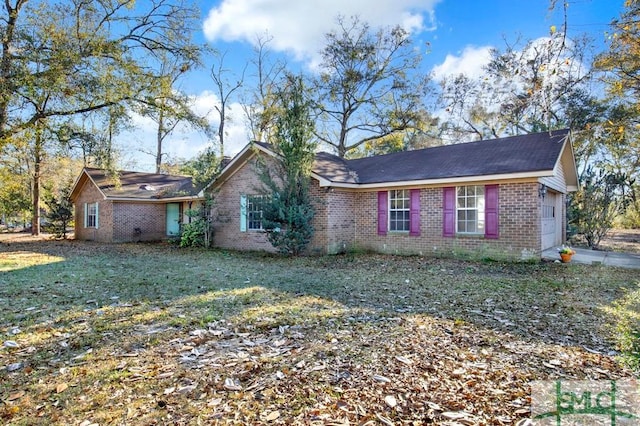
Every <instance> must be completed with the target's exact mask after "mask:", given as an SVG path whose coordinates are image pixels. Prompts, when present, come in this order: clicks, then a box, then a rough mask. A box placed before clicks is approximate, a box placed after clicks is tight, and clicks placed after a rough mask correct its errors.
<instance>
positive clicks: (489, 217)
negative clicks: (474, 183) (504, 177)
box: [484, 185, 499, 239]
mask: <svg viewBox="0 0 640 426" xmlns="http://www.w3.org/2000/svg"><path fill="white" fill-rule="evenodd" d="M484 198H485V206H484V215H485V225H484V226H485V228H484V237H485V238H489V239H497V238H498V234H499V232H498V222H499V221H498V205H499V202H498V185H486V186H485V187H484Z"/></svg>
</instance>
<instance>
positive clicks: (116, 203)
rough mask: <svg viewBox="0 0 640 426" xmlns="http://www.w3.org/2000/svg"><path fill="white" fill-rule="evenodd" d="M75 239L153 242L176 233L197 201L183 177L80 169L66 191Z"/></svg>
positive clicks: (185, 177) (190, 183)
mask: <svg viewBox="0 0 640 426" xmlns="http://www.w3.org/2000/svg"><path fill="white" fill-rule="evenodd" d="M70 198H71V202H72V203H73V204H74V212H75V213H74V216H75V238H76V239H78V240H93V241H101V242H129V241H157V240H163V239H166V238H167V237H173V236H178V235H180V227H181V224H182V223H183V222H184V221H185V220H188V218H187V217H186V216H185V212H186V210H187V209H188V208H190V207H191V206H193V203H194V202H195V203H197V202H198V201H199V200H200V199H199V198H198V197H197V190H196V188H194V186H193V183H192V180H191V178H190V177H187V176H172V175H163V174H153V173H139V172H131V171H121V172H117V175H116V176H112V175H111V174H110V173H109V172H107V171H105V170H102V169H96V168H88V167H87V168H84V169H83V170H82V172H81V173H80V176H78V178H77V179H76V182H75V183H74V185H73V188H72V190H71V195H70Z"/></svg>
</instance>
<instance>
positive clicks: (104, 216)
mask: <svg viewBox="0 0 640 426" xmlns="http://www.w3.org/2000/svg"><path fill="white" fill-rule="evenodd" d="M96 201H97V202H98V228H97V229H96V228H85V227H84V205H85V203H95V202H96ZM111 212H112V205H111V202H110V201H106V200H104V197H103V196H102V193H101V192H100V190H98V188H97V187H96V186H95V185H94V184H93V183H92V182H91V181H90V180H86V181H85V183H84V184H83V185H82V187H81V188H80V192H79V193H78V197H77V198H76V200H75V218H74V220H75V230H74V234H75V238H76V239H78V240H92V241H100V242H111V239H112V236H113V222H112V220H111V218H112V215H111Z"/></svg>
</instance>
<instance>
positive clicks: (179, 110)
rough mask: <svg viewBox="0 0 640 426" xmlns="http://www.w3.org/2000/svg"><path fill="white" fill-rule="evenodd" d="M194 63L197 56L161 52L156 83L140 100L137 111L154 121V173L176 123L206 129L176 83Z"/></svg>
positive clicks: (159, 169) (160, 169)
mask: <svg viewBox="0 0 640 426" xmlns="http://www.w3.org/2000/svg"><path fill="white" fill-rule="evenodd" d="M195 65H197V58H193V59H192V61H191V62H190V63H188V62H182V59H180V63H177V62H176V60H175V59H174V58H169V57H167V56H166V55H162V59H161V61H160V64H159V67H160V68H159V70H158V75H157V81H158V84H157V86H156V88H155V90H154V91H153V92H150V93H149V96H148V98H147V99H146V101H145V102H144V103H142V104H141V105H142V108H140V109H139V111H140V113H141V114H142V115H144V116H146V117H149V118H151V119H152V120H153V121H154V122H155V123H156V126H157V128H156V151H155V153H154V156H155V160H156V173H161V172H162V171H163V170H162V158H163V156H164V150H165V141H166V139H167V137H169V135H171V134H172V133H173V132H174V130H175V129H176V127H178V125H180V124H186V125H189V126H191V127H193V128H194V129H198V130H201V131H203V132H204V133H206V134H208V133H209V130H210V129H209V123H208V122H207V120H206V119H205V118H204V117H201V116H199V115H198V114H197V113H196V112H194V110H193V108H192V105H191V100H190V98H189V97H188V96H187V95H185V94H183V93H181V92H180V90H179V88H178V87H177V83H178V80H179V79H180V78H181V77H182V76H184V75H185V73H187V72H188V71H189V70H190V69H191V68H192V67H193V66H195Z"/></svg>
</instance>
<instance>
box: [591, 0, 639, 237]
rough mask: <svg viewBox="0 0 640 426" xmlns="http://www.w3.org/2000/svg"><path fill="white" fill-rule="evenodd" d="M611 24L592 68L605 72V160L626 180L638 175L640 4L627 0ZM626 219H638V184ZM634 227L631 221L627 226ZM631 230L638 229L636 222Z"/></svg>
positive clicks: (633, 187)
mask: <svg viewBox="0 0 640 426" xmlns="http://www.w3.org/2000/svg"><path fill="white" fill-rule="evenodd" d="M624 5H625V6H624V7H625V9H624V10H623V12H622V13H621V15H620V17H619V18H618V19H614V20H613V21H612V23H611V32H610V33H609V34H608V41H609V50H608V51H606V52H604V53H602V54H601V55H599V56H598V58H597V60H596V63H595V65H596V67H597V68H598V69H599V70H602V71H604V72H605V74H604V76H605V81H606V83H607V89H608V94H609V96H610V99H611V103H612V104H613V108H612V109H611V112H610V114H609V115H608V117H607V120H606V122H605V125H604V126H603V127H604V131H605V132H606V133H607V134H608V135H609V144H608V148H609V149H608V151H609V160H610V162H611V163H612V164H613V168H614V169H617V170H619V171H621V172H623V173H625V174H626V175H627V176H638V175H640V2H638V1H633V0H628V1H626V2H625V4H624ZM631 189H632V198H633V203H631V204H630V205H629V209H630V211H629V212H628V216H629V217H637V218H640V203H639V202H638V200H639V199H640V182H634V184H633V185H632V186H631ZM629 224H630V225H634V223H633V221H632V222H631V223H629ZM634 226H640V220H639V221H638V222H636V223H635V225H634Z"/></svg>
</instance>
